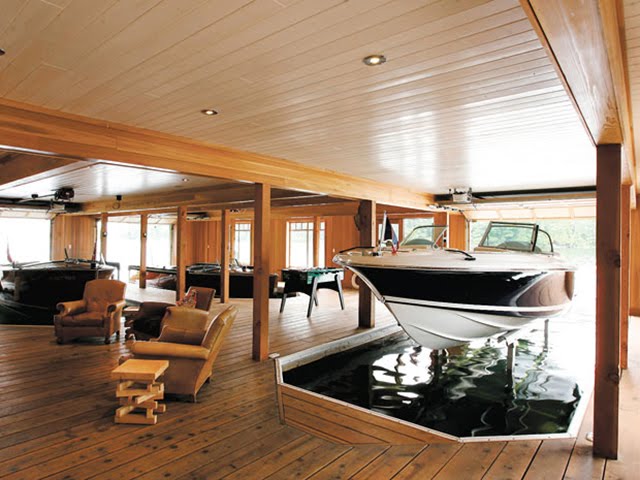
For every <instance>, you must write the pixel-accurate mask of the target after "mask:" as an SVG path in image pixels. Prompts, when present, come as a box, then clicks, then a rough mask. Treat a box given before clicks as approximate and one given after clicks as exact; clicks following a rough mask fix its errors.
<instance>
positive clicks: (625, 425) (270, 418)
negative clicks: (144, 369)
mask: <svg viewBox="0 0 640 480" xmlns="http://www.w3.org/2000/svg"><path fill="white" fill-rule="evenodd" d="M334 296H335V294H333V292H328V291H326V292H320V304H321V306H320V308H317V309H314V313H313V316H312V318H311V319H310V320H309V319H307V318H306V316H305V311H306V305H307V297H305V296H301V297H298V298H292V299H290V300H289V301H287V306H286V309H285V312H284V314H282V315H280V314H278V306H279V305H278V301H277V300H272V304H271V312H272V314H271V332H272V338H271V351H272V352H279V353H281V354H289V353H292V352H294V351H298V350H302V349H305V348H308V347H310V346H313V345H317V344H320V343H324V342H326V341H330V340H333V339H336V338H340V337H344V336H347V335H351V334H353V333H355V332H356V331H357V330H358V329H357V327H356V325H357V320H356V305H357V297H356V295H354V294H353V293H351V292H347V295H346V299H347V310H346V311H344V312H343V311H341V310H340V309H339V307H338V305H337V304H338V302H337V299H336V298H333V297H334ZM234 303H236V304H237V305H238V306H239V308H240V315H239V318H238V319H237V320H236V323H235V325H234V328H233V330H232V332H231V335H230V337H229V338H228V340H227V342H226V344H225V346H224V348H223V350H222V352H221V355H220V357H219V359H218V361H217V363H216V367H215V374H214V378H213V381H212V382H211V383H210V384H209V385H205V386H204V387H203V389H202V390H201V392H200V394H199V397H198V403H196V404H192V403H187V402H182V401H169V402H168V403H167V405H168V411H167V413H165V414H163V415H161V416H160V418H159V422H158V424H157V425H154V426H134V425H116V424H114V423H113V413H114V408H115V406H116V402H115V399H114V388H115V383H113V382H111V381H110V380H109V372H110V370H112V369H113V368H114V367H115V366H116V365H117V360H118V357H119V356H120V355H122V354H125V353H128V349H127V347H126V345H125V344H124V343H123V342H122V341H120V342H117V343H113V344H111V345H104V344H102V343H101V342H100V341H99V339H97V340H96V341H95V342H91V341H89V342H77V343H71V344H68V345H62V346H61V345H57V344H56V343H55V341H54V337H53V329H52V327H14V326H0V365H1V368H0V391H1V392H2V396H1V398H2V401H1V402H0V432H1V433H2V435H1V436H0V478H2V479H12V480H13V479H29V480H32V479H39V478H48V479H60V480H62V479H65V480H71V479H85V478H93V479H133V478H139V479H165V478H188V479H215V478H227V479H253V478H255V479H261V478H269V479H290V478H301V479H303V478H304V479H306V478H313V479H329V478H332V479H333V478H335V479H340V478H358V479H372V478H373V479H377V478H380V479H386V478H393V479H396V480H398V479H410V478H416V479H428V478H437V479H465V480H466V479H481V478H485V479H519V478H526V479H555V478H567V479H569V478H570V479H596V478H598V479H604V478H606V479H614V478H628V479H632V478H638V472H640V429H639V428H637V427H638V425H640V411H639V409H638V398H639V397H640V373H639V371H638V369H639V368H640V348H639V347H640V338H639V337H640V326H639V320H638V319H636V318H633V319H632V325H631V327H632V328H631V341H630V344H631V352H630V353H631V355H630V367H629V370H628V371H627V372H626V373H625V375H624V377H623V382H622V399H621V415H622V418H621V421H620V425H621V447H620V458H619V460H617V461H604V460H602V459H595V458H593V457H592V456H591V446H590V444H589V443H588V442H587V441H586V440H585V434H586V432H588V431H590V429H591V420H590V414H588V415H587V420H585V422H584V424H583V426H582V431H581V432H580V436H579V438H578V439H577V441H574V440H560V441H558V440H556V441H542V442H541V441H526V442H496V443H474V444H466V445H409V446H407V445H403V446H389V447H385V446H377V445H375V446H359V447H348V446H343V445H334V444H331V443H330V442H328V441H326V440H322V439H319V438H315V437H313V436H311V435H309V434H306V433H304V432H301V431H299V430H297V429H294V428H291V427H288V426H285V425H282V424H280V422H279V421H278V416H277V407H276V402H275V389H274V373H273V366H272V363H271V362H270V361H268V362H263V363H257V362H254V361H252V360H251V303H250V301H247V300H240V301H236V302H234ZM378 307H379V308H378V315H377V323H378V326H385V325H389V324H391V323H393V322H394V321H393V319H392V318H391V317H390V315H389V314H388V313H387V312H386V310H385V309H384V307H382V306H380V305H379V306H378Z"/></svg>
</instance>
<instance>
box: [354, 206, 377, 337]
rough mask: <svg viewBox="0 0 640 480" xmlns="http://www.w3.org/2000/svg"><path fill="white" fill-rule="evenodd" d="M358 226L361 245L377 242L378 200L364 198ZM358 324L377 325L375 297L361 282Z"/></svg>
mask: <svg viewBox="0 0 640 480" xmlns="http://www.w3.org/2000/svg"><path fill="white" fill-rule="evenodd" d="M358 227H359V229H360V245H362V246H374V245H375V244H376V240H377V239H376V233H377V232H376V202H374V201H372V200H362V201H361V202H360V207H359V208H358ZM358 326H360V327H364V328H373V327H375V326H376V312H375V299H374V297H373V293H372V292H371V289H370V288H369V287H367V286H366V285H365V284H364V283H362V282H360V289H359V290H358Z"/></svg>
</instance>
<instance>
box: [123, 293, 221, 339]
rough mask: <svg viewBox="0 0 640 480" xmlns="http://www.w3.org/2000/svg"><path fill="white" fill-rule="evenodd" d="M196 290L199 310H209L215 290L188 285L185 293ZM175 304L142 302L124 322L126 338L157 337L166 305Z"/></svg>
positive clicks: (212, 303)
mask: <svg viewBox="0 0 640 480" xmlns="http://www.w3.org/2000/svg"><path fill="white" fill-rule="evenodd" d="M194 290H195V291H196V306H195V308H197V309H199V310H206V311H210V310H211V308H212V307H213V305H215V304H214V302H213V301H214V298H215V295H216V291H215V290H214V289H212V288H205V287H189V291H188V292H187V295H189V293H191V292H192V291H194ZM172 306H175V305H174V304H172V303H164V302H142V303H141V304H140V308H139V309H138V311H137V312H136V313H135V314H133V315H132V316H131V317H130V318H129V319H128V320H127V321H126V322H125V324H124V326H125V327H127V330H126V336H127V338H131V337H132V336H133V337H135V338H136V339H137V340H149V339H151V338H157V337H158V336H159V335H160V332H161V331H162V325H163V320H164V316H165V313H166V311H167V308H168V307H172Z"/></svg>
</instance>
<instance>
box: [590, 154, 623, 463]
mask: <svg viewBox="0 0 640 480" xmlns="http://www.w3.org/2000/svg"><path fill="white" fill-rule="evenodd" d="M596 150H597V175H596V190H597V193H596V208H597V209H596V271H597V273H596V281H597V293H596V369H595V386H594V399H593V406H594V408H593V411H594V415H593V417H594V418H593V453H594V454H595V455H598V456H602V457H605V458H611V459H616V458H617V456H618V403H619V382H620V371H619V359H620V223H621V222H620V217H621V215H620V190H621V188H620V187H621V185H620V183H621V175H622V158H621V147H620V145H598V146H597V148H596Z"/></svg>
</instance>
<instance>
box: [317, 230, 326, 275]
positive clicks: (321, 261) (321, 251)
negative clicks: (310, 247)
mask: <svg viewBox="0 0 640 480" xmlns="http://www.w3.org/2000/svg"><path fill="white" fill-rule="evenodd" d="M319 241H320V242H319V243H320V244H319V245H318V265H316V266H317V267H326V266H327V265H326V263H325V258H324V251H325V245H326V243H325V242H326V240H325V228H324V222H320V235H319Z"/></svg>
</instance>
